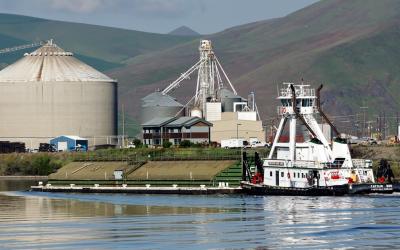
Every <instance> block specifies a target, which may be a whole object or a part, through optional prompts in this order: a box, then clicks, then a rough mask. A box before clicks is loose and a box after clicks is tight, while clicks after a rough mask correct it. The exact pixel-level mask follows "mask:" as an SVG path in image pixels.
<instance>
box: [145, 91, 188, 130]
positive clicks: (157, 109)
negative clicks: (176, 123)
mask: <svg viewBox="0 0 400 250" xmlns="http://www.w3.org/2000/svg"><path fill="white" fill-rule="evenodd" d="M184 114H185V109H184V106H183V105H182V104H181V103H179V102H177V101H176V99H175V98H173V97H172V96H169V95H167V94H163V93H161V92H153V93H151V94H149V95H147V96H145V97H143V98H142V104H141V113H140V122H141V123H145V122H148V121H150V120H152V119H154V118H160V117H161V118H162V117H175V116H183V115H184Z"/></svg>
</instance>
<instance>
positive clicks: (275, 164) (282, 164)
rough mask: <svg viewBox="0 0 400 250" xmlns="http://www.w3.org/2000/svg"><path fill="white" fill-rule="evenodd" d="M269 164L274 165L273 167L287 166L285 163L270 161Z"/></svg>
mask: <svg viewBox="0 0 400 250" xmlns="http://www.w3.org/2000/svg"><path fill="white" fill-rule="evenodd" d="M267 164H268V165H272V166H284V165H285V163H284V162H283V161H268V162H267Z"/></svg>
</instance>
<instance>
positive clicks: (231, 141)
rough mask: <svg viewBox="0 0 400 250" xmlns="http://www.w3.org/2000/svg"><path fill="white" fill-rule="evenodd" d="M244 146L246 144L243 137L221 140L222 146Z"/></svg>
mask: <svg viewBox="0 0 400 250" xmlns="http://www.w3.org/2000/svg"><path fill="white" fill-rule="evenodd" d="M243 146H244V140H243V139H226V140H221V148H242V147H243Z"/></svg>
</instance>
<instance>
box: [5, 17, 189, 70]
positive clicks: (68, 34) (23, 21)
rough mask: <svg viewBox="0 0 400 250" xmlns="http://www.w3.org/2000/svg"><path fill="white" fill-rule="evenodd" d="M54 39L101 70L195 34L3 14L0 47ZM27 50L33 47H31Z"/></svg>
mask: <svg viewBox="0 0 400 250" xmlns="http://www.w3.org/2000/svg"><path fill="white" fill-rule="evenodd" d="M52 38H53V39H55V42H56V43H57V44H58V45H60V46H61V47H62V48H64V49H65V50H68V51H72V52H74V53H75V54H76V55H77V57H78V58H79V59H81V60H83V61H84V62H86V63H88V64H90V65H91V66H94V67H95V68H97V69H99V70H103V71H104V70H110V69H112V68H116V67H120V66H122V65H124V64H125V60H128V59H131V58H134V57H136V56H138V55H141V54H143V53H147V52H154V51H157V50H162V49H165V48H169V47H171V46H175V45H177V44H180V43H184V42H186V41H189V40H192V39H193V38H189V37H182V36H174V35H164V34H155V33H147V32H141V31H134V30H126V29H118V28H110V27H104V26H97V25H89V24H82V23H71V22H61V21H53V20H47V19H41V18H34V17H27V16H20V15H11V14H0V48H7V47H13V46H17V45H22V44H29V43H31V42H32V41H40V40H48V39H52ZM27 51H32V49H28V50H27ZM27 51H19V52H16V53H12V54H4V55H1V56H0V63H3V64H4V63H7V64H9V63H12V62H13V61H15V59H17V58H19V57H20V56H21V55H23V53H25V52H27Z"/></svg>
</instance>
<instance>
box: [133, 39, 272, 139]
mask: <svg viewBox="0 0 400 250" xmlns="http://www.w3.org/2000/svg"><path fill="white" fill-rule="evenodd" d="M199 54H200V59H199V61H198V62H197V63H195V64H194V65H193V66H192V67H190V68H189V69H188V70H187V71H186V72H184V73H182V74H181V75H180V76H179V77H178V79H176V80H175V81H174V82H172V83H171V84H170V85H169V86H167V87H166V88H165V89H163V90H162V91H160V92H154V93H152V94H150V95H148V96H146V97H144V98H143V99H142V111H141V112H142V115H141V117H142V123H143V124H145V125H146V124H147V125H149V124H148V123H147V122H148V121H152V122H154V121H157V122H160V118H165V119H164V120H163V121H167V118H170V117H174V118H176V119H178V118H179V117H182V116H183V115H184V113H186V115H189V116H190V117H198V118H202V119H204V120H205V121H207V122H208V123H210V124H212V126H210V140H211V142H217V143H221V140H224V139H233V138H240V139H243V140H246V141H250V139H255V138H256V139H258V140H259V141H265V129H264V127H263V124H262V121H261V119H260V116H259V113H258V110H257V105H256V102H255V95H254V93H253V92H252V93H250V94H249V96H248V98H247V99H246V98H243V97H241V96H239V95H238V93H237V92H236V90H235V88H234V86H233V85H232V83H231V81H230V80H229V78H228V76H227V74H226V72H225V71H224V69H223V68H222V66H221V63H220V62H219V60H218V58H217V56H216V55H215V53H214V51H213V48H212V45H211V41H209V40H202V41H201V42H200V46H199ZM195 71H197V78H196V79H197V84H196V89H195V90H196V91H195V95H194V96H193V97H192V99H190V101H189V102H188V103H187V104H186V105H182V104H180V103H178V102H177V101H176V99H175V98H173V97H171V96H170V95H169V93H170V92H172V91H173V90H175V89H176V88H179V87H180V86H181V85H182V84H183V82H184V80H186V79H190V75H191V74H192V73H193V72H195ZM152 119H154V120H152ZM179 119H180V120H182V119H187V118H183V117H182V119H181V118H179ZM179 119H178V120H177V121H180V120H179ZM157 125H160V124H157ZM160 126H161V125H160ZM146 134H147V133H146V132H144V134H143V135H144V136H145V135H146ZM146 136H148V135H146ZM146 139H149V138H146ZM146 139H145V138H144V141H146ZM157 142H158V141H157Z"/></svg>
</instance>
